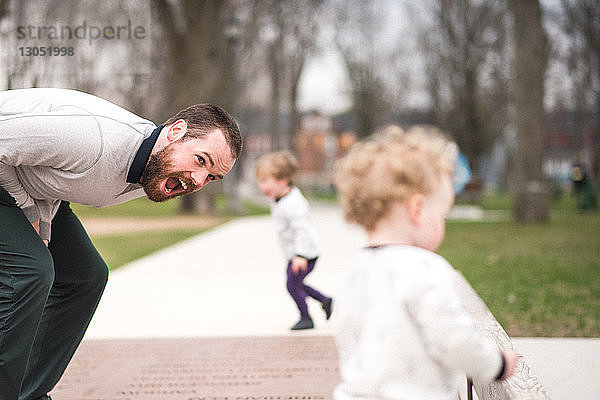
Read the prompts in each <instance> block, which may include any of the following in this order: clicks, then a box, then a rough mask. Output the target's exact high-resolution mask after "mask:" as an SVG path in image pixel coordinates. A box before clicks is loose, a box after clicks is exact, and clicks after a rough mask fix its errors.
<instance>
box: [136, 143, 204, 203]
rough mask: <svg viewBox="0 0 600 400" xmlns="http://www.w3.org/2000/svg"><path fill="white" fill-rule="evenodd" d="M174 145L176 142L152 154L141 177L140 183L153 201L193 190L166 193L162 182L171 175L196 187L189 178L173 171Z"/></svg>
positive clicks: (165, 199) (189, 185)
mask: <svg viewBox="0 0 600 400" xmlns="http://www.w3.org/2000/svg"><path fill="white" fill-rule="evenodd" d="M173 145H174V143H171V144H169V145H167V146H166V147H165V148H163V149H161V150H159V151H158V152H156V153H155V154H152V155H151V156H150V158H149V159H148V163H147V164H146V168H144V172H143V173H142V177H141V178H140V183H141V184H142V187H143V189H144V192H145V193H146V196H148V198H149V199H150V200H152V201H155V202H163V201H167V200H169V199H172V198H174V197H178V196H182V195H184V194H187V193H189V192H191V191H187V190H186V191H182V192H178V193H176V194H173V195H166V194H165V193H163V191H162V189H161V184H162V182H163V181H164V180H165V179H167V178H169V177H174V178H179V179H180V180H181V181H183V182H186V183H187V186H188V187H190V188H193V187H194V185H193V183H192V182H191V180H190V179H189V178H186V177H185V176H183V175H181V174H180V173H178V172H176V171H173V170H174V166H173V163H172V162H171V156H172V154H173V147H172V146H173ZM192 191H193V190H192Z"/></svg>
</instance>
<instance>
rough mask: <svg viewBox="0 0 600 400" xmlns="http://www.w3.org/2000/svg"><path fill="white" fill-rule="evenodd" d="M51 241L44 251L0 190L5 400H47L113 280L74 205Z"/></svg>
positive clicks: (61, 215) (65, 210) (0, 388)
mask: <svg viewBox="0 0 600 400" xmlns="http://www.w3.org/2000/svg"><path fill="white" fill-rule="evenodd" d="M51 235H52V237H51V239H50V243H49V245H48V247H46V246H45V245H44V243H43V242H42V240H41V239H40V237H39V236H38V234H37V232H36V231H35V229H34V228H33V227H32V226H31V223H30V222H29V221H28V220H27V218H26V217H25V215H24V214H23V212H22V211H21V209H20V208H18V207H17V206H16V204H15V201H14V199H13V198H12V197H11V196H10V195H9V194H8V193H7V192H6V191H5V190H4V189H2V188H1V187H0V400H33V399H44V398H47V397H46V394H47V393H48V392H50V391H51V390H52V388H53V387H54V386H55V385H56V383H58V380H59V379H60V377H61V376H62V374H63V372H64V370H65V368H66V367H67V364H68V363H69V361H70V360H71V358H72V357H73V354H74V353H75V350H76V349H77V347H78V346H79V343H80V342H81V340H82V338H83V335H84V333H85V330H86V329H87V327H88V325H89V323H90V320H91V318H92V315H93V314H94V311H95V310H96V306H97V305H98V301H99V300H100V297H101V296H102V292H103V290H104V286H105V285H106V281H107V279H108V268H107V266H106V263H105V262H104V261H103V260H102V258H101V257H100V255H99V254H98V252H97V251H96V249H95V248H94V246H93V244H92V242H91V241H90V238H89V237H88V235H87V233H86V232H85V230H84V228H83V226H82V225H81V223H80V221H79V219H78V218H77V217H76V216H75V214H74V213H73V211H72V210H71V208H70V206H69V203H67V202H62V203H61V205H60V208H59V210H58V213H57V214H56V216H55V217H54V219H53V220H52V233H51Z"/></svg>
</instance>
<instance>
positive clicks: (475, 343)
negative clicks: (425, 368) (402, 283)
mask: <svg viewBox="0 0 600 400" xmlns="http://www.w3.org/2000/svg"><path fill="white" fill-rule="evenodd" d="M430 272H431V271H430ZM455 274H456V272H455V271H454V270H453V269H452V267H451V266H449V265H448V268H442V271H441V272H440V271H438V270H436V271H435V272H434V275H435V278H433V279H432V276H431V274H430V276H429V277H428V279H425V280H423V282H424V284H423V285H421V286H420V287H418V288H417V290H416V292H415V296H413V297H412V299H413V300H412V302H411V304H410V307H409V312H410V313H411V315H412V317H413V318H414V320H415V321H416V322H417V325H418V326H419V329H420V330H421V332H422V337H423V339H424V341H425V343H426V347H427V351H428V352H429V353H430V355H431V356H432V357H433V358H434V359H436V360H437V361H438V362H440V363H441V364H443V365H445V366H446V367H447V368H450V369H454V370H460V371H463V372H465V373H466V374H467V375H468V376H471V377H473V378H476V379H479V380H482V381H486V382H491V381H493V380H494V379H495V378H496V377H497V375H498V373H499V371H500V369H501V368H502V356H501V354H500V351H499V349H498V348H497V346H496V345H495V344H494V343H493V342H492V341H491V340H490V339H488V338H486V337H485V336H484V335H483V333H482V332H481V331H479V330H477V329H476V327H475V326H474V324H473V321H472V319H471V317H470V315H469V314H468V313H467V312H466V310H464V308H463V307H462V304H461V302H460V298H459V297H458V294H457V293H456V291H455V289H454V284H453V283H454V282H455V278H456V275H455Z"/></svg>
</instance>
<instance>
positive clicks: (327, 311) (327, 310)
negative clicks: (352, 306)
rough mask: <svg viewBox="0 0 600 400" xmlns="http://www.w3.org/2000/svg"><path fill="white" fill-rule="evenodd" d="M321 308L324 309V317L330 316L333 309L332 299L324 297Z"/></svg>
mask: <svg viewBox="0 0 600 400" xmlns="http://www.w3.org/2000/svg"><path fill="white" fill-rule="evenodd" d="M321 308H322V309H323V311H325V318H326V319H329V317H331V310H332V309H333V299H332V298H331V297H328V298H327V299H325V301H324V302H323V303H322V304H321Z"/></svg>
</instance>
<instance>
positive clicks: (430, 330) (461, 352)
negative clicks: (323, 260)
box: [334, 246, 503, 400]
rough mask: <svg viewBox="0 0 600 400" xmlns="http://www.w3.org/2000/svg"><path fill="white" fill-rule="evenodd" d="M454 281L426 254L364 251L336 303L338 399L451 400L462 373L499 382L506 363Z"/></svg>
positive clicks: (443, 264)
mask: <svg viewBox="0 0 600 400" xmlns="http://www.w3.org/2000/svg"><path fill="white" fill-rule="evenodd" d="M456 277H457V272H456V271H455V270H454V268H452V266H451V265H450V264H449V263H448V262H447V261H446V260H445V259H444V258H442V257H441V256H439V255H437V254H435V253H432V252H429V251H427V250H424V249H421V248H417V247H412V246H385V247H380V248H374V249H364V250H362V251H361V252H360V253H359V254H358V256H357V257H356V258H355V259H354V261H353V263H352V264H351V265H350V266H349V268H348V269H347V270H345V272H344V274H343V276H342V280H341V282H340V283H341V285H340V291H339V293H338V294H337V296H336V310H335V314H334V316H335V321H336V342H337V345H338V350H339V355H340V373H341V376H342V381H343V382H342V383H340V384H339V385H338V386H337V387H336V389H335V391H334V399H336V400H342V399H344V400H345V399H359V398H362V399H407V400H424V399H436V400H443V399H453V400H454V399H456V398H457V393H458V390H459V388H460V385H466V380H465V373H466V374H468V375H469V376H472V377H477V378H478V379H481V380H485V381H492V380H493V379H494V378H496V377H497V375H498V374H499V373H500V370H501V368H502V363H503V362H502V356H501V355H500V351H499V349H498V348H497V347H496V345H495V344H494V343H493V342H492V341H491V340H489V339H488V338H486V337H485V336H483V334H482V333H481V332H480V331H478V330H476V328H475V327H474V326H473V322H472V320H471V318H470V316H469V315H468V314H467V312H466V311H465V310H464V309H463V307H462V304H461V302H460V299H459V297H458V295H457V293H456V291H455V279H456Z"/></svg>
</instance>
